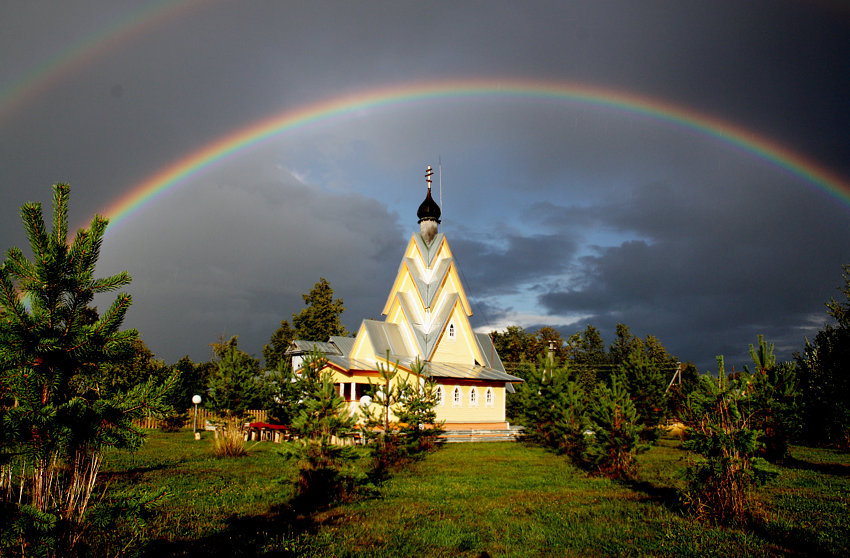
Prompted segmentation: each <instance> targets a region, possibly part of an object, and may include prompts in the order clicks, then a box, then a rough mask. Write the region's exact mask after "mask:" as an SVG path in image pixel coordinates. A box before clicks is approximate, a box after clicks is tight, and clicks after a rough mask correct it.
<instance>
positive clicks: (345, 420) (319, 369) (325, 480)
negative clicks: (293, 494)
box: [292, 352, 356, 506]
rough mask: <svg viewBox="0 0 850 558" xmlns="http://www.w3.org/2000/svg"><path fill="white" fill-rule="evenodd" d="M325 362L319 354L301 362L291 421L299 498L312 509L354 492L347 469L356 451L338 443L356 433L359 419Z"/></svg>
mask: <svg viewBox="0 0 850 558" xmlns="http://www.w3.org/2000/svg"><path fill="white" fill-rule="evenodd" d="M326 363H327V361H326V360H325V358H324V356H322V354H321V353H318V352H312V353H310V354H309V355H307V356H306V357H305V358H304V360H303V361H302V366H301V372H300V374H298V376H297V389H298V393H299V400H300V405H299V407H298V413H297V415H296V416H295V418H294V420H293V421H292V433H293V435H294V437H295V439H296V444H295V446H294V447H295V455H296V456H297V457H298V460H299V475H298V481H297V487H298V497H299V500H300V501H302V502H305V503H309V504H311V505H313V506H315V505H322V504H324V503H327V502H330V501H332V500H334V499H337V498H341V497H345V496H346V495H347V494H348V493H349V492H350V490H351V489H352V477H351V476H350V475H348V474H346V471H345V467H346V465H347V463H348V462H349V461H350V460H351V459H352V458H353V448H352V447H351V446H346V445H341V444H340V443H339V441H340V440H343V439H345V438H348V437H350V436H351V435H352V434H353V432H354V428H355V424H356V419H355V417H354V416H353V415H351V414H350V413H349V411H348V404H347V403H346V402H345V399H343V398H342V396H340V395H339V392H338V391H337V390H336V387H335V386H334V384H333V379H332V378H331V375H330V373H328V372H326V371H323V370H324V367H325V364H326Z"/></svg>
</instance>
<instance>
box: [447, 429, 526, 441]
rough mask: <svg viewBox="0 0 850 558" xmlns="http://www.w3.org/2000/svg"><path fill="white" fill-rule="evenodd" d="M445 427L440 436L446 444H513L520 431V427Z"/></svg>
mask: <svg viewBox="0 0 850 558" xmlns="http://www.w3.org/2000/svg"><path fill="white" fill-rule="evenodd" d="M451 426H452V425H446V430H445V432H443V434H442V435H441V436H440V439H441V440H444V441H445V442H447V443H457V442H513V441H515V440H517V438H518V436H519V433H520V432H521V431H522V427H521V426H511V427H507V425H505V426H506V427H503V428H452V427H451Z"/></svg>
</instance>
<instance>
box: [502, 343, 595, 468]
mask: <svg viewBox="0 0 850 558" xmlns="http://www.w3.org/2000/svg"><path fill="white" fill-rule="evenodd" d="M518 395H519V397H518V398H517V399H518V405H517V408H518V410H519V423H520V424H521V425H522V426H523V438H524V439H525V440H527V441H529V442H532V443H535V444H539V445H541V446H543V447H546V448H549V449H551V450H553V451H556V452H558V453H561V454H565V455H567V456H568V457H569V458H570V459H571V460H572V461H573V462H574V463H575V464H577V465H583V464H584V463H585V452H586V451H587V442H588V438H587V435H586V433H587V432H588V430H589V428H590V421H589V419H588V414H587V412H588V401H587V396H586V393H585V391H584V389H583V388H582V385H581V384H580V383H579V382H578V381H576V380H575V379H573V377H572V375H571V374H570V371H569V369H568V368H566V367H562V366H558V363H557V361H551V360H548V359H546V358H543V357H540V358H539V359H538V362H537V364H536V365H535V366H531V367H530V368H529V371H528V375H527V376H526V381H525V382H524V383H523V384H522V385H521V386H520V388H519V393H518Z"/></svg>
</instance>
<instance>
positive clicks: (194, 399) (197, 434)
mask: <svg viewBox="0 0 850 558" xmlns="http://www.w3.org/2000/svg"><path fill="white" fill-rule="evenodd" d="M200 402H201V396H200V395H193V396H192V403H194V404H195V427H194V431H195V439H196V440H200V439H201V433H200V432H198V403H200Z"/></svg>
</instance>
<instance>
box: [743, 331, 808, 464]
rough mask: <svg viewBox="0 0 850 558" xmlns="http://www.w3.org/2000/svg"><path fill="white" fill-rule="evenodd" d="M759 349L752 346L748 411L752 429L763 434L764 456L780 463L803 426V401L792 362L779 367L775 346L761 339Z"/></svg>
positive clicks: (759, 337)
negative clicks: (793, 438) (752, 365)
mask: <svg viewBox="0 0 850 558" xmlns="http://www.w3.org/2000/svg"><path fill="white" fill-rule="evenodd" d="M758 340H759V347H758V349H756V348H755V347H754V346H753V345H750V356H751V357H752V359H753V364H754V365H755V370H754V371H753V372H752V373H750V372H749V369H748V368H747V367H746V366H745V367H744V370H746V371H747V372H748V373H750V382H749V384H748V385H747V394H748V397H747V400H746V407H747V410H748V412H749V413H750V415H751V417H752V419H751V420H752V423H753V427H754V428H756V429H758V430H760V431H761V432H762V436H761V438H760V441H761V442H762V443H763V444H764V448H763V450H762V454H763V455H764V457H765V459H767V460H768V461H770V462H773V463H776V462H781V461H782V460H784V459H785V458H786V457H788V453H789V444H790V441H791V439H792V437H795V436H796V435H797V434H798V433H799V431H800V424H801V423H802V412H801V407H802V406H801V403H800V400H801V397H800V391H799V387H798V385H799V384H798V382H797V374H796V366H795V365H794V363H792V362H784V363H778V364H777V362H776V358H775V357H774V355H773V343H770V344H768V343H766V342H765V341H764V337H763V336H762V335H759V336H758Z"/></svg>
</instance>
